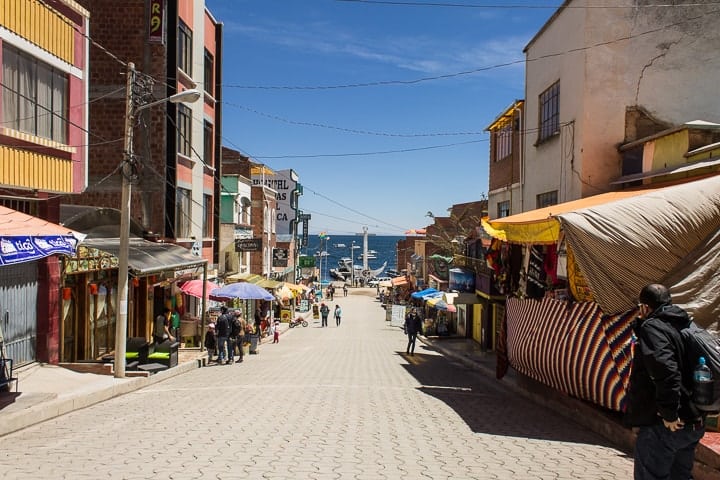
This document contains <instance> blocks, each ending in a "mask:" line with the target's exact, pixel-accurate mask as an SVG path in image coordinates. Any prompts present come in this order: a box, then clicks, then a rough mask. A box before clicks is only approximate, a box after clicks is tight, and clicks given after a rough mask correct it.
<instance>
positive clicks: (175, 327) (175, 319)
mask: <svg viewBox="0 0 720 480" xmlns="http://www.w3.org/2000/svg"><path fill="white" fill-rule="evenodd" d="M170 334H171V335H172V336H173V337H174V338H175V340H177V341H178V342H179V341H180V314H179V313H178V312H177V310H172V311H171V312H170ZM173 341H174V340H173Z"/></svg>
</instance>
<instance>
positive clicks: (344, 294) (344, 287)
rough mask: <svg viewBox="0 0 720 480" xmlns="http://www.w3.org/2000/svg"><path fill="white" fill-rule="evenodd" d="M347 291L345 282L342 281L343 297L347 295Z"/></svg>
mask: <svg viewBox="0 0 720 480" xmlns="http://www.w3.org/2000/svg"><path fill="white" fill-rule="evenodd" d="M347 291H348V288H347V283H343V297H347Z"/></svg>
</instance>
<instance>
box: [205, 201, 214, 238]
mask: <svg viewBox="0 0 720 480" xmlns="http://www.w3.org/2000/svg"><path fill="white" fill-rule="evenodd" d="M212 198H213V197H212V195H203V237H212V224H213V202H212Z"/></svg>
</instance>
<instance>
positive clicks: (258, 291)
mask: <svg viewBox="0 0 720 480" xmlns="http://www.w3.org/2000/svg"><path fill="white" fill-rule="evenodd" d="M234 298H239V299H240V300H274V299H275V297H273V296H272V295H270V292H268V291H267V290H265V289H264V288H262V287H258V286H257V285H255V284H253V283H247V282H237V283H230V284H228V285H225V286H224V287H220V288H216V289H215V290H213V291H212V292H210V299H211V300H216V301H218V302H225V301H227V300H232V299H234Z"/></svg>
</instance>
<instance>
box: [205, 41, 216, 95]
mask: <svg viewBox="0 0 720 480" xmlns="http://www.w3.org/2000/svg"><path fill="white" fill-rule="evenodd" d="M204 66H205V75H204V77H203V81H204V85H203V87H204V89H205V91H206V92H207V93H209V94H210V95H213V94H214V93H215V59H214V58H213V56H212V53H210V52H208V51H207V50H205V63H204Z"/></svg>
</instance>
